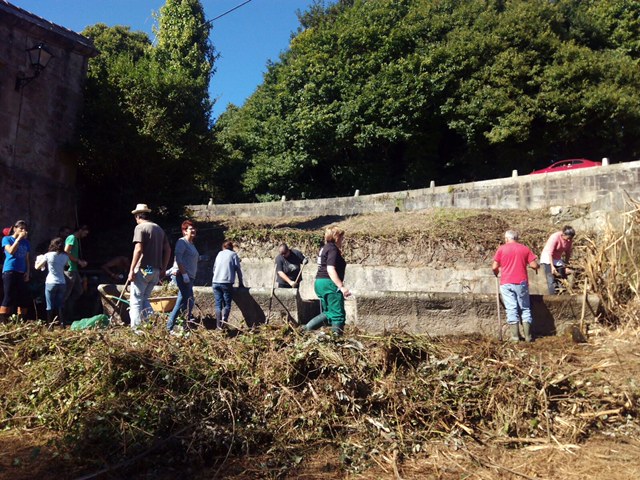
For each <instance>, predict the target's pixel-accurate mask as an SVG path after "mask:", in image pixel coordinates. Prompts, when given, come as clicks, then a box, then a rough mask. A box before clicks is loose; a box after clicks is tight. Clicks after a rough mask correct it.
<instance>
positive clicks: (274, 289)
mask: <svg viewBox="0 0 640 480" xmlns="http://www.w3.org/2000/svg"><path fill="white" fill-rule="evenodd" d="M276 275H278V264H276V266H275V267H273V283H272V284H271V298H269V313H267V318H265V320H264V323H269V317H271V306H272V305H273V294H274V293H275V291H276Z"/></svg>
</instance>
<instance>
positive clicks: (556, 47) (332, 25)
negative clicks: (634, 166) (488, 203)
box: [215, 0, 640, 200]
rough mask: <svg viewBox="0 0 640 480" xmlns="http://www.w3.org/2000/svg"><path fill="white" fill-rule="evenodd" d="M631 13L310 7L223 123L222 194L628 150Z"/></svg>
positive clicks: (548, 6)
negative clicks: (285, 44)
mask: <svg viewBox="0 0 640 480" xmlns="http://www.w3.org/2000/svg"><path fill="white" fill-rule="evenodd" d="M326 3H328V4H326ZM639 17H640V3H638V2H633V1H630V0H611V1H607V2H602V1H597V0H581V1H578V0H557V1H553V2H552V1H548V0H534V1H524V0H513V1H505V0H495V1H494V0H469V1H451V0H366V1H365V0H351V1H346V0H343V1H339V2H322V1H318V2H316V4H315V5H313V6H312V7H311V8H310V9H309V10H308V11H307V12H303V13H302V14H300V21H301V24H302V27H301V30H300V32H299V33H298V34H297V35H296V36H294V38H293V39H292V41H291V45H290V48H289V50H287V51H286V52H285V53H283V54H282V55H281V58H280V60H279V61H278V62H275V63H273V64H270V65H269V66H268V71H267V73H266V74H265V77H264V82H263V84H262V85H260V86H259V88H258V89H257V90H256V92H255V93H254V94H253V95H252V96H251V97H250V98H249V99H248V101H247V102H246V104H245V105H243V106H242V107H240V108H238V107H231V108H229V109H228V110H227V111H226V112H225V113H224V114H223V115H222V116H221V118H220V119H219V120H218V122H217V124H216V127H215V131H216V134H217V136H218V139H219V141H220V142H221V143H222V144H223V146H224V149H225V156H224V158H223V159H222V160H221V161H220V164H219V165H224V169H223V171H224V172H226V175H227V177H226V178H225V185H226V187H227V189H226V191H224V192H221V193H222V194H223V195H224V194H225V193H230V192H234V195H233V196H231V195H229V196H227V199H228V200H238V199H239V198H242V196H245V197H246V198H248V199H256V198H258V199H261V200H267V199H273V198H279V196H280V195H283V194H284V195H287V197H289V198H302V197H307V198H308V197H315V196H331V195H336V194H348V193H352V192H353V190H354V189H356V188H358V189H360V190H361V191H362V192H376V191H388V190H394V189H403V188H415V187H423V186H426V185H428V184H429V181H430V180H432V179H433V180H436V181H437V182H438V183H439V184H444V183H454V182H458V181H464V180H473V179H483V178H490V177H496V176H506V175H508V174H510V172H511V170H512V169H514V168H517V169H518V170H520V172H524V173H526V172H528V171H530V170H532V169H533V168H534V167H536V166H542V165H545V164H547V163H548V162H549V161H550V160H557V159H559V158H567V157H574V156H575V157H587V158H589V157H590V158H594V159H599V158H600V157H603V156H607V157H611V158H612V159H614V160H615V161H625V160H633V159H636V158H638V155H640V75H638V66H639V65H638V64H639V61H640V40H638V39H639V38H640V22H638V18H639ZM229 181H232V182H233V181H235V182H236V183H235V185H236V186H237V187H234V184H233V183H229Z"/></svg>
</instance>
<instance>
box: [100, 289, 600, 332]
mask: <svg viewBox="0 0 640 480" xmlns="http://www.w3.org/2000/svg"><path fill="white" fill-rule="evenodd" d="M105 288H106V289H107V290H109V291H111V292H113V286H112V287H111V288H109V287H108V286H102V285H101V286H100V289H101V290H102V291H104V290H105ZM194 292H195V297H196V303H197V305H198V308H197V309H196V311H197V313H199V314H200V315H209V316H210V317H213V316H214V303H213V293H212V291H211V288H210V287H195V288H194ZM103 302H104V300H103ZM531 302H532V309H533V317H534V328H533V330H534V333H535V334H536V335H553V334H556V333H562V332H564V331H566V330H567V329H569V327H570V326H571V325H574V324H576V323H577V322H579V321H580V319H581V316H582V299H580V298H577V297H570V296H557V297H548V296H545V297H543V296H541V295H532V297H531ZM112 305H113V303H111V304H109V303H108V301H107V303H106V304H105V307H106V312H107V313H111V306H112ZM345 307H346V311H347V325H348V326H350V327H355V328H357V329H359V330H361V331H365V332H371V333H385V332H389V331H403V332H406V333H412V334H429V335H434V336H442V335H463V334H473V333H479V334H483V335H490V336H497V335H498V331H499V327H498V325H499V324H498V310H497V303H496V297H495V295H482V294H465V295H460V294H451V293H420V292H376V291H367V292H361V293H358V294H356V295H354V296H353V297H352V298H351V299H348V300H347V301H346V302H345ZM597 309H598V300H597V298H596V297H593V296H590V297H588V298H587V303H586V304H585V316H584V321H585V322H586V323H592V322H594V321H595V316H596V312H597ZM318 313H319V304H318V301H317V300H304V299H303V298H302V297H301V296H300V294H299V292H298V290H295V289H276V290H275V291H274V292H273V295H272V293H271V289H264V288H244V289H235V290H234V297H233V306H232V309H231V317H230V323H231V324H232V325H234V326H236V327H239V328H241V329H245V328H247V327H252V326H257V325H260V324H263V323H265V321H266V319H267V318H268V319H269V321H270V322H276V323H286V322H289V323H291V324H292V325H300V324H304V323H306V322H307V321H309V320H310V319H311V318H312V317H313V316H315V315H317V314H318ZM500 316H501V317H500V318H501V320H502V322H501V323H502V328H503V329H504V328H505V325H504V319H505V318H506V317H505V313H504V309H503V308H502V306H501V307H500ZM209 326H210V325H209ZM505 335H506V334H505Z"/></svg>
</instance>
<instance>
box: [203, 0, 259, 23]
mask: <svg viewBox="0 0 640 480" xmlns="http://www.w3.org/2000/svg"><path fill="white" fill-rule="evenodd" d="M251 1H252V0H246V1H244V2H242V3H241V4H239V5H236V6H235V7H233V8H231V9H229V10H227V11H226V12H224V13H221V14H220V15H218V16H217V17H214V18H212V19H211V20H207V21H206V22H204V25H207V24H209V25H211V24H212V23H213V22H215V21H216V20H218V19H219V18H222V17H224V16H225V15H228V14H230V13H231V12H233V11H234V10H237V9H239V8H240V7H243V6H245V5H246V4H247V3H249V2H251Z"/></svg>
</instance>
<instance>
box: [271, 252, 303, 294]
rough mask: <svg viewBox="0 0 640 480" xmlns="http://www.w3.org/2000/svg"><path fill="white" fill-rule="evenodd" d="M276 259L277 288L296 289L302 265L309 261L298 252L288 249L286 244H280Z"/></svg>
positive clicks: (299, 280) (300, 277)
mask: <svg viewBox="0 0 640 480" xmlns="http://www.w3.org/2000/svg"><path fill="white" fill-rule="evenodd" d="M278 252H279V255H278V256H277V257H276V274H277V277H276V282H277V283H278V288H298V285H299V284H300V282H301V281H302V275H301V273H302V265H306V264H307V263H309V259H307V257H305V256H304V254H303V253H302V252H301V251H300V250H296V249H295V248H289V246H288V245H287V244H286V243H282V244H280V247H279V248H278Z"/></svg>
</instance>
